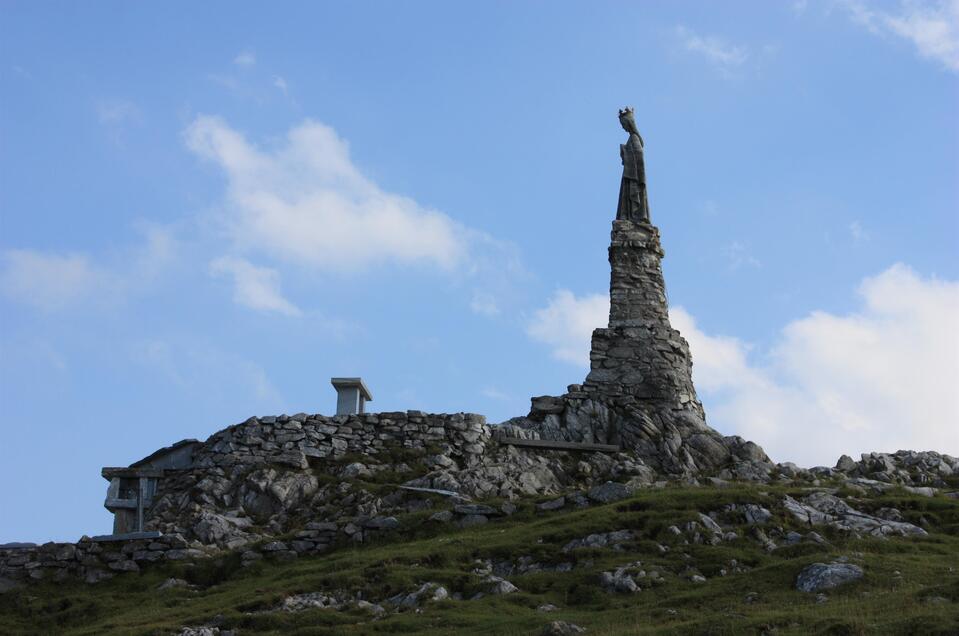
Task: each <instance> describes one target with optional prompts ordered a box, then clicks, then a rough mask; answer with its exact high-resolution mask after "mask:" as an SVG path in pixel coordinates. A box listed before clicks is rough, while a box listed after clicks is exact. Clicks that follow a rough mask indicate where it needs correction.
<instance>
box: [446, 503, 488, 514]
mask: <svg viewBox="0 0 959 636" xmlns="http://www.w3.org/2000/svg"><path fill="white" fill-rule="evenodd" d="M453 512H455V513H456V514H458V515H495V514H496V513H497V510H496V508H493V507H492V506H484V505H482V504H460V505H458V506H453Z"/></svg>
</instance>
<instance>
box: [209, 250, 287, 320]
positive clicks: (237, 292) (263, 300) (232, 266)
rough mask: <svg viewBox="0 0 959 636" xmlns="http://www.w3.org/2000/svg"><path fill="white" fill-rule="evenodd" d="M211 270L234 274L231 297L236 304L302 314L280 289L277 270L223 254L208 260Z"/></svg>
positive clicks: (260, 309) (258, 309) (282, 312)
mask: <svg viewBox="0 0 959 636" xmlns="http://www.w3.org/2000/svg"><path fill="white" fill-rule="evenodd" d="M210 271H211V272H213V274H215V275H224V274H225V275H229V276H231V277H232V278H233V300H234V301H235V302H236V303H237V304H238V305H243V306H244V307H249V308H250V309H256V310H257V311H266V312H276V313H280V314H284V315H286V316H299V315H301V314H302V312H301V311H300V310H299V308H297V307H296V305H294V304H293V303H291V302H290V301H288V300H287V299H286V298H284V297H283V294H282V293H280V275H279V273H278V272H277V271H276V270H273V269H269V268H267V267H257V266H256V265H253V264H252V263H250V262H249V261H246V260H244V259H242V258H235V257H229V256H224V257H222V258H218V259H216V260H214V261H213V262H211V263H210Z"/></svg>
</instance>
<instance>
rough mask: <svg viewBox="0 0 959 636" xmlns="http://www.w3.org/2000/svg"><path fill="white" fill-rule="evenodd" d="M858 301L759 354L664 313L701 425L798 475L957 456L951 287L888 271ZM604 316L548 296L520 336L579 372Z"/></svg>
mask: <svg viewBox="0 0 959 636" xmlns="http://www.w3.org/2000/svg"><path fill="white" fill-rule="evenodd" d="M858 294H859V296H860V298H861V301H862V306H861V308H860V310H859V311H857V312H855V313H850V314H847V315H833V314H829V313H826V312H821V311H818V312H813V313H811V314H810V315H809V316H807V317H805V318H800V319H798V320H794V321H792V322H790V323H789V324H787V325H786V326H785V327H784V328H783V329H782V331H781V333H780V335H779V337H778V338H777V340H776V342H775V344H774V345H773V346H771V347H770V348H769V349H768V350H767V351H759V350H757V349H756V348H754V347H752V346H751V345H749V344H747V343H745V342H743V341H741V340H738V339H736V338H730V337H724V336H712V335H707V334H706V333H704V332H703V331H702V330H701V329H699V328H698V327H697V325H696V323H695V321H694V320H693V318H692V316H690V315H689V313H687V312H686V311H685V310H684V309H683V308H681V307H675V308H673V309H671V310H670V319H671V321H672V324H673V326H674V327H675V328H676V329H678V330H679V331H680V332H681V333H682V334H683V336H684V337H685V338H686V339H687V340H688V341H689V343H690V349H691V351H692V355H693V379H694V380H695V383H696V388H697V390H698V391H699V393H700V397H701V398H702V399H703V402H704V403H705V406H706V412H707V417H708V420H709V423H710V424H711V425H712V426H714V427H716V428H718V429H719V430H721V431H723V432H724V433H727V434H737V435H742V436H743V437H746V438H747V439H751V440H753V441H755V442H756V443H758V444H760V445H762V446H763V447H764V448H765V449H766V451H767V452H768V453H769V455H770V456H771V457H773V459H775V460H776V461H795V462H797V463H799V464H801V465H806V466H812V465H817V464H823V465H832V464H833V463H834V462H835V461H836V459H837V458H838V457H839V455H841V454H843V453H846V454H849V455H852V456H854V457H856V456H858V453H861V452H870V451H874V450H878V451H896V450H900V449H914V450H937V451H940V452H946V453H950V454H954V455H955V454H959V426H957V425H956V422H959V391H957V390H956V387H959V331H957V329H956V325H959V282H955V281H952V282H950V281H942V280H938V279H934V278H932V279H924V278H921V277H919V276H918V275H917V274H916V273H915V272H914V271H912V270H911V269H909V268H908V267H906V266H904V265H895V266H893V267H891V268H889V269H888V270H886V271H884V272H882V273H880V274H879V275H877V276H874V277H871V278H867V279H865V280H864V281H863V282H862V284H861V285H860V287H859V290H858ZM606 307H607V299H606V297H605V296H600V295H595V296H588V297H585V298H582V299H577V298H576V297H575V296H574V295H573V294H572V293H570V292H568V291H565V290H564V291H560V292H557V294H556V295H555V296H554V297H553V298H552V299H551V300H550V303H549V305H548V306H547V308H546V309H543V310H540V311H539V312H537V313H536V316H535V319H534V321H533V323H531V325H530V328H529V333H530V335H531V336H532V337H533V338H535V339H537V340H540V341H543V342H546V343H547V344H549V345H551V346H552V347H553V352H554V355H555V356H556V357H558V358H560V359H563V360H567V361H570V362H574V363H578V364H586V363H587V362H588V352H589V333H590V332H591V330H592V329H593V328H595V327H599V326H603V325H605V324H606V322H607V314H606Z"/></svg>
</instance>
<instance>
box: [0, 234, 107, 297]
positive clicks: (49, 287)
mask: <svg viewBox="0 0 959 636" xmlns="http://www.w3.org/2000/svg"><path fill="white" fill-rule="evenodd" d="M0 258H2V261H0V262H2V269H0V291H2V292H3V294H4V295H5V296H7V298H9V299H11V300H14V301H17V302H19V303H22V304H26V305H31V306H33V307H35V308H38V309H42V310H44V311H56V310H58V309H63V308H64V307H66V306H68V305H72V304H74V303H76V302H78V301H81V300H85V299H87V298H89V297H90V296H93V295H97V296H101V297H102V296H104V295H107V294H109V293H110V292H111V290H112V289H114V288H115V287H116V283H117V281H116V279H115V278H114V277H113V276H112V275H111V274H110V273H109V272H107V271H106V270H104V269H103V268H101V267H99V266H97V265H95V264H94V263H92V262H91V260H90V258H89V257H88V256H87V255H85V254H77V253H72V254H71V253H66V254H55V253H48V252H42V251H39V250H29V249H13V250H6V251H4V252H3V254H2V257H0Z"/></svg>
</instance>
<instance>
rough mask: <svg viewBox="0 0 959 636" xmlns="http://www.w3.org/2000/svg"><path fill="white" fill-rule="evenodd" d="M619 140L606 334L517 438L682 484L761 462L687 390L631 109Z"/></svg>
mask: <svg viewBox="0 0 959 636" xmlns="http://www.w3.org/2000/svg"><path fill="white" fill-rule="evenodd" d="M619 122H620V124H621V125H622V127H623V129H624V130H625V131H626V132H627V133H629V138H628V139H627V141H626V143H625V144H622V145H621V146H620V157H621V159H622V162H623V176H622V180H621V182H620V190H619V204H618V206H617V209H616V220H614V221H613V229H612V235H611V240H610V246H609V264H610V285H609V301H610V308H609V325H608V326H607V327H603V328H599V329H596V330H595V331H593V337H592V346H591V350H590V372H589V375H587V376H586V380H585V381H584V382H583V383H582V384H572V385H570V386H569V388H568V391H567V393H566V394H564V395H562V396H542V397H536V398H533V399H532V408H531V410H530V413H529V415H528V416H526V417H525V418H514V419H513V420H511V421H510V422H509V424H510V425H512V426H513V427H515V428H513V429H512V430H513V431H514V433H515V434H517V435H523V434H524V433H525V434H528V435H532V436H534V437H536V436H538V437H539V439H543V440H562V441H568V442H579V443H584V444H608V445H616V446H618V447H619V448H620V449H621V450H623V451H629V452H634V453H636V454H638V455H639V456H641V457H643V458H644V459H645V460H646V461H647V463H649V464H651V465H652V466H654V467H655V468H656V469H658V470H660V471H663V472H667V473H686V474H691V473H695V472H698V471H701V470H709V469H714V468H716V467H718V466H721V465H724V464H726V463H728V462H729V461H730V460H732V459H733V456H734V455H736V456H737V457H740V458H741V459H749V458H752V457H759V456H762V457H765V454H764V453H762V450H761V449H759V447H758V446H755V444H751V443H749V442H744V441H743V440H742V439H741V438H738V437H723V436H722V435H720V434H719V433H718V432H716V431H714V430H713V429H711V428H709V427H708V426H707V425H706V418H705V413H704V411H703V407H702V404H700V402H699V400H698V398H697V396H696V389H695V388H694V387H693V380H692V357H691V355H690V352H689V344H688V343H687V342H686V340H685V339H684V338H683V337H682V336H681V335H680V333H679V332H678V331H676V330H675V329H673V327H672V325H671V324H670V322H669V311H668V309H669V307H668V303H667V298H666V284H665V282H664V280H663V271H662V267H661V263H660V261H661V260H662V258H663V256H664V252H663V248H662V246H661V244H660V237H659V229H658V228H657V227H656V226H655V225H653V224H652V223H651V221H650V216H649V203H648V199H647V193H646V171H645V160H644V157H643V150H644V144H643V140H642V137H641V136H640V134H639V131H638V130H637V128H636V121H635V118H634V112H633V109H632V108H625V109H622V110H620V111H619Z"/></svg>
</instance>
